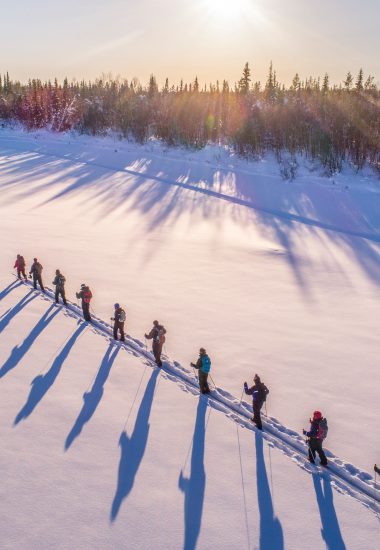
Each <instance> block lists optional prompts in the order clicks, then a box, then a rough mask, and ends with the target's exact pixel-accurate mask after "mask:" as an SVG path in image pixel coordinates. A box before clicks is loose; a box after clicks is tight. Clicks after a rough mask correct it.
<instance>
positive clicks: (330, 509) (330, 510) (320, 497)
mask: <svg viewBox="0 0 380 550" xmlns="http://www.w3.org/2000/svg"><path fill="white" fill-rule="evenodd" d="M313 483H314V489H315V495H316V497H317V502H318V508H319V515H320V516H321V522H322V529H321V534H322V538H323V540H324V541H325V544H326V548H327V550H345V548H346V545H345V544H344V541H343V538H342V533H341V532H340V527H339V523H338V518H337V517H336V512H335V507H334V501H333V493H332V489H331V482H330V480H329V479H327V478H325V477H323V489H322V482H321V478H320V476H319V475H318V474H313Z"/></svg>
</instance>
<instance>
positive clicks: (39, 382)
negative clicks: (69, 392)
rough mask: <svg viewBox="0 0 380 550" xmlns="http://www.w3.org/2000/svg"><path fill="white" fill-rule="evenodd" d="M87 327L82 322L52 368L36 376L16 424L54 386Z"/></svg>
mask: <svg viewBox="0 0 380 550" xmlns="http://www.w3.org/2000/svg"><path fill="white" fill-rule="evenodd" d="M86 327H87V325H86V324H85V323H82V324H81V325H80V326H79V327H78V328H77V329H76V331H75V332H74V333H73V334H72V335H71V337H70V339H69V340H68V341H67V342H66V344H65V346H64V347H63V349H62V351H61V352H60V353H59V354H58V355H57V357H56V358H55V359H54V361H53V364H52V366H51V367H50V369H49V370H48V371H47V372H46V373H45V374H39V375H38V376H36V377H35V378H34V380H33V381H32V384H31V385H32V388H31V390H30V393H29V396H28V399H27V401H26V403H25V405H24V406H23V407H22V409H21V410H20V412H19V413H18V414H17V416H16V418H15V421H14V425H17V424H18V423H19V422H20V421H21V420H24V419H25V418H27V417H28V416H29V415H31V414H32V412H33V411H34V409H35V408H36V407H37V405H38V403H39V402H40V401H41V399H42V398H43V397H44V395H45V394H46V393H47V392H48V391H49V389H50V388H51V387H52V385H53V384H54V382H55V380H56V378H57V376H58V375H59V373H60V371H61V367H62V365H63V363H64V362H65V361H66V359H67V357H68V355H69V353H70V351H71V349H72V348H73V346H74V344H75V342H76V341H77V339H78V338H79V336H80V335H81V334H82V332H83V331H84V330H85V329H86Z"/></svg>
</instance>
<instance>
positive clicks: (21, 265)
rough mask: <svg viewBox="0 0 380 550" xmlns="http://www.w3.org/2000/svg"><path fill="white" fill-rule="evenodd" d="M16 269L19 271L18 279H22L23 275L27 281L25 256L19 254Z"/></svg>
mask: <svg viewBox="0 0 380 550" xmlns="http://www.w3.org/2000/svg"><path fill="white" fill-rule="evenodd" d="M13 267H14V269H17V277H18V278H19V279H21V275H22V276H23V277H24V279H25V281H26V280H27V276H26V273H25V260H24V256H21V254H17V259H16V261H15V265H14V266H13Z"/></svg>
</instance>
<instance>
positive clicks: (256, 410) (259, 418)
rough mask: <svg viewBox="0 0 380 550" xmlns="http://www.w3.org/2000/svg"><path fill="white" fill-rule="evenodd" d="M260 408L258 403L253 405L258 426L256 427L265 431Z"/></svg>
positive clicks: (255, 421)
mask: <svg viewBox="0 0 380 550" xmlns="http://www.w3.org/2000/svg"><path fill="white" fill-rule="evenodd" d="M260 408H261V407H259V406H258V405H256V403H254V404H253V421H254V423H255V424H256V426H257V427H258V428H259V430H262V429H263V425H262V423H261V415H260Z"/></svg>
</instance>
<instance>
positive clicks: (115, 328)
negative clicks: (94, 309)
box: [113, 321, 117, 340]
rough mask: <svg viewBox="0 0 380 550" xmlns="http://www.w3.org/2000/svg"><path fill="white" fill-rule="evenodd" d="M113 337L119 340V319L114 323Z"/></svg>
mask: <svg viewBox="0 0 380 550" xmlns="http://www.w3.org/2000/svg"><path fill="white" fill-rule="evenodd" d="M113 337H114V339H115V340H117V321H115V322H114V324H113Z"/></svg>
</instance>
